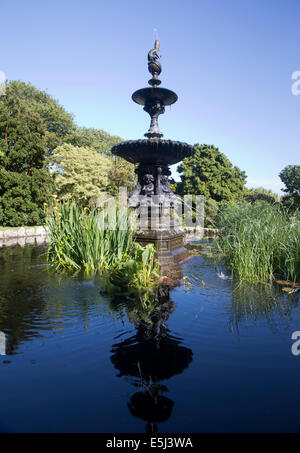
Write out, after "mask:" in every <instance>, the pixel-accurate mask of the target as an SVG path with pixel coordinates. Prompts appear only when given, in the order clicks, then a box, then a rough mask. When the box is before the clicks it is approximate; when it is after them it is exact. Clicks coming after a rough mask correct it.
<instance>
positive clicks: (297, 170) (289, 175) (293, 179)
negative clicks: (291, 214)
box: [279, 165, 300, 209]
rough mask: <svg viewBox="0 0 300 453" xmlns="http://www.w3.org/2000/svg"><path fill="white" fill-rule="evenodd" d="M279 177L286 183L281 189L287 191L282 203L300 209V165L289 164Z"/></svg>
mask: <svg viewBox="0 0 300 453" xmlns="http://www.w3.org/2000/svg"><path fill="white" fill-rule="evenodd" d="M279 177H280V179H281V181H282V182H283V183H284V185H285V188H284V189H281V190H282V191H283V192H285V193H286V195H284V196H283V197H282V203H283V204H284V205H285V206H286V207H288V208H291V209H300V165H287V166H286V167H285V168H284V169H283V170H282V171H281V172H280V173H279Z"/></svg>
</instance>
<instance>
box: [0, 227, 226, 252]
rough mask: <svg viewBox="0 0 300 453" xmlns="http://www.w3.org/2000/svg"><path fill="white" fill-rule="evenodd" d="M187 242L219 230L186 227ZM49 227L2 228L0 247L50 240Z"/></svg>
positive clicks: (214, 234) (41, 242)
mask: <svg viewBox="0 0 300 453" xmlns="http://www.w3.org/2000/svg"><path fill="white" fill-rule="evenodd" d="M184 233H185V238H184V242H185V244H187V243H189V242H191V241H199V240H201V239H203V238H207V237H214V236H216V234H217V230H216V229H214V228H184ZM48 235H49V233H48V228H47V227H43V226H37V227H20V228H18V229H17V228H15V229H12V228H10V229H7V230H0V247H3V246H6V247H7V246H10V245H19V246H21V247H23V246H24V245H25V244H31V245H34V244H35V243H36V244H37V245H39V244H43V243H44V242H48V241H49V236H48Z"/></svg>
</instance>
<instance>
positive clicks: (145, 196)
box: [112, 40, 195, 269]
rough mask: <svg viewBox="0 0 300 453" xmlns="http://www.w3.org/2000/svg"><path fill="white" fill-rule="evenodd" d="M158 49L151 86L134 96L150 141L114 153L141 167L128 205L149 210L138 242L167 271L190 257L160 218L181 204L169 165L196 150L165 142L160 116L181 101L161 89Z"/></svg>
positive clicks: (151, 57)
mask: <svg viewBox="0 0 300 453" xmlns="http://www.w3.org/2000/svg"><path fill="white" fill-rule="evenodd" d="M158 50H159V42H158V41H157V40H156V41H155V47H154V49H152V50H150V51H149V53H148V69H149V72H150V73H151V74H152V79H150V80H149V82H148V83H149V85H151V87H147V88H142V89H140V90H137V91H135V92H134V93H133V95H132V99H133V101H134V102H136V103H137V104H140V105H143V106H144V110H145V111H146V112H147V113H148V114H149V115H150V118H151V122H150V128H149V130H148V132H146V133H145V134H144V135H145V136H146V137H147V139H146V140H145V139H144V140H129V141H126V142H122V143H119V144H118V145H115V146H114V147H113V148H112V153H113V154H115V155H117V156H120V157H123V158H124V159H126V160H127V161H129V162H131V163H134V164H138V166H137V168H136V170H135V171H136V173H137V175H138V182H137V185H136V187H135V189H134V190H133V192H132V193H131V194H130V196H129V200H128V202H129V203H128V204H129V206H130V207H133V208H136V209H140V208H141V207H145V206H146V207H148V208H149V210H148V212H149V216H148V220H149V221H148V222H146V224H147V225H145V227H143V228H141V229H140V230H138V231H137V233H136V240H137V241H138V242H139V243H140V244H147V243H153V244H154V245H155V247H156V249H157V257H158V260H159V262H160V264H161V267H162V269H165V268H168V267H172V266H174V265H176V264H177V263H179V262H180V261H182V260H183V259H185V258H186V257H187V255H188V251H187V250H186V249H185V247H184V245H183V243H184V233H183V231H182V230H180V228H179V227H178V226H177V225H176V223H174V222H173V224H172V225H171V224H170V223H169V224H164V221H163V220H162V217H161V210H162V207H163V206H164V209H166V207H165V206H168V209H169V210H170V212H169V214H171V217H172V212H173V211H174V205H175V204H176V202H177V203H178V197H177V196H176V195H175V194H174V193H173V192H172V190H171V188H170V186H169V179H168V178H169V176H170V174H171V172H170V170H169V165H172V164H176V163H178V162H180V161H181V160H182V159H184V158H185V157H188V156H191V155H192V154H193V153H194V152H195V150H194V148H193V147H192V146H191V145H188V144H187V143H182V142H177V141H173V140H163V139H162V137H163V134H162V132H160V130H159V127H158V116H159V115H161V114H163V113H164V112H165V106H166V105H171V104H174V103H175V102H176V101H177V99H178V98H177V94H176V93H174V92H173V91H171V90H168V89H166V88H161V87H159V86H158V85H160V84H161V81H160V80H159V79H158V75H159V74H160V72H161V65H160V62H159V61H158V60H159V58H160V56H159V55H158ZM153 211H154V212H155V214H154V215H153ZM157 212H158V214H157Z"/></svg>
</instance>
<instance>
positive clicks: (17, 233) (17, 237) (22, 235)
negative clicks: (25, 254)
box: [0, 226, 48, 247]
mask: <svg viewBox="0 0 300 453" xmlns="http://www.w3.org/2000/svg"><path fill="white" fill-rule="evenodd" d="M46 241H48V228H47V227H43V226H37V227H20V228H18V229H7V230H2V231H1V230H0V247H3V246H10V245H19V246H21V247H23V246H24V245H25V244H35V243H36V244H38V245H39V244H43V243H44V242H46Z"/></svg>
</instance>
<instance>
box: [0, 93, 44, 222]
mask: <svg viewBox="0 0 300 453" xmlns="http://www.w3.org/2000/svg"><path fill="white" fill-rule="evenodd" d="M46 132H47V131H46V128H45V126H44V123H43V121H42V119H41V117H40V116H39V114H38V113H36V112H34V111H32V110H31V109H30V108H28V106H27V105H26V103H25V102H23V99H21V98H20V97H19V96H18V94H17V93H16V91H15V90H14V88H13V87H12V86H11V85H9V84H8V86H7V87H6V93H5V95H4V96H1V97H0V221H1V223H2V224H3V225H5V226H6V225H9V226H20V225H34V224H35V225H36V224H41V223H42V222H43V220H44V206H43V203H45V202H48V200H49V197H50V193H51V190H52V181H51V177H50V175H49V172H48V171H47V170H46V169H45V152H46V142H47V138H46Z"/></svg>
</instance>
